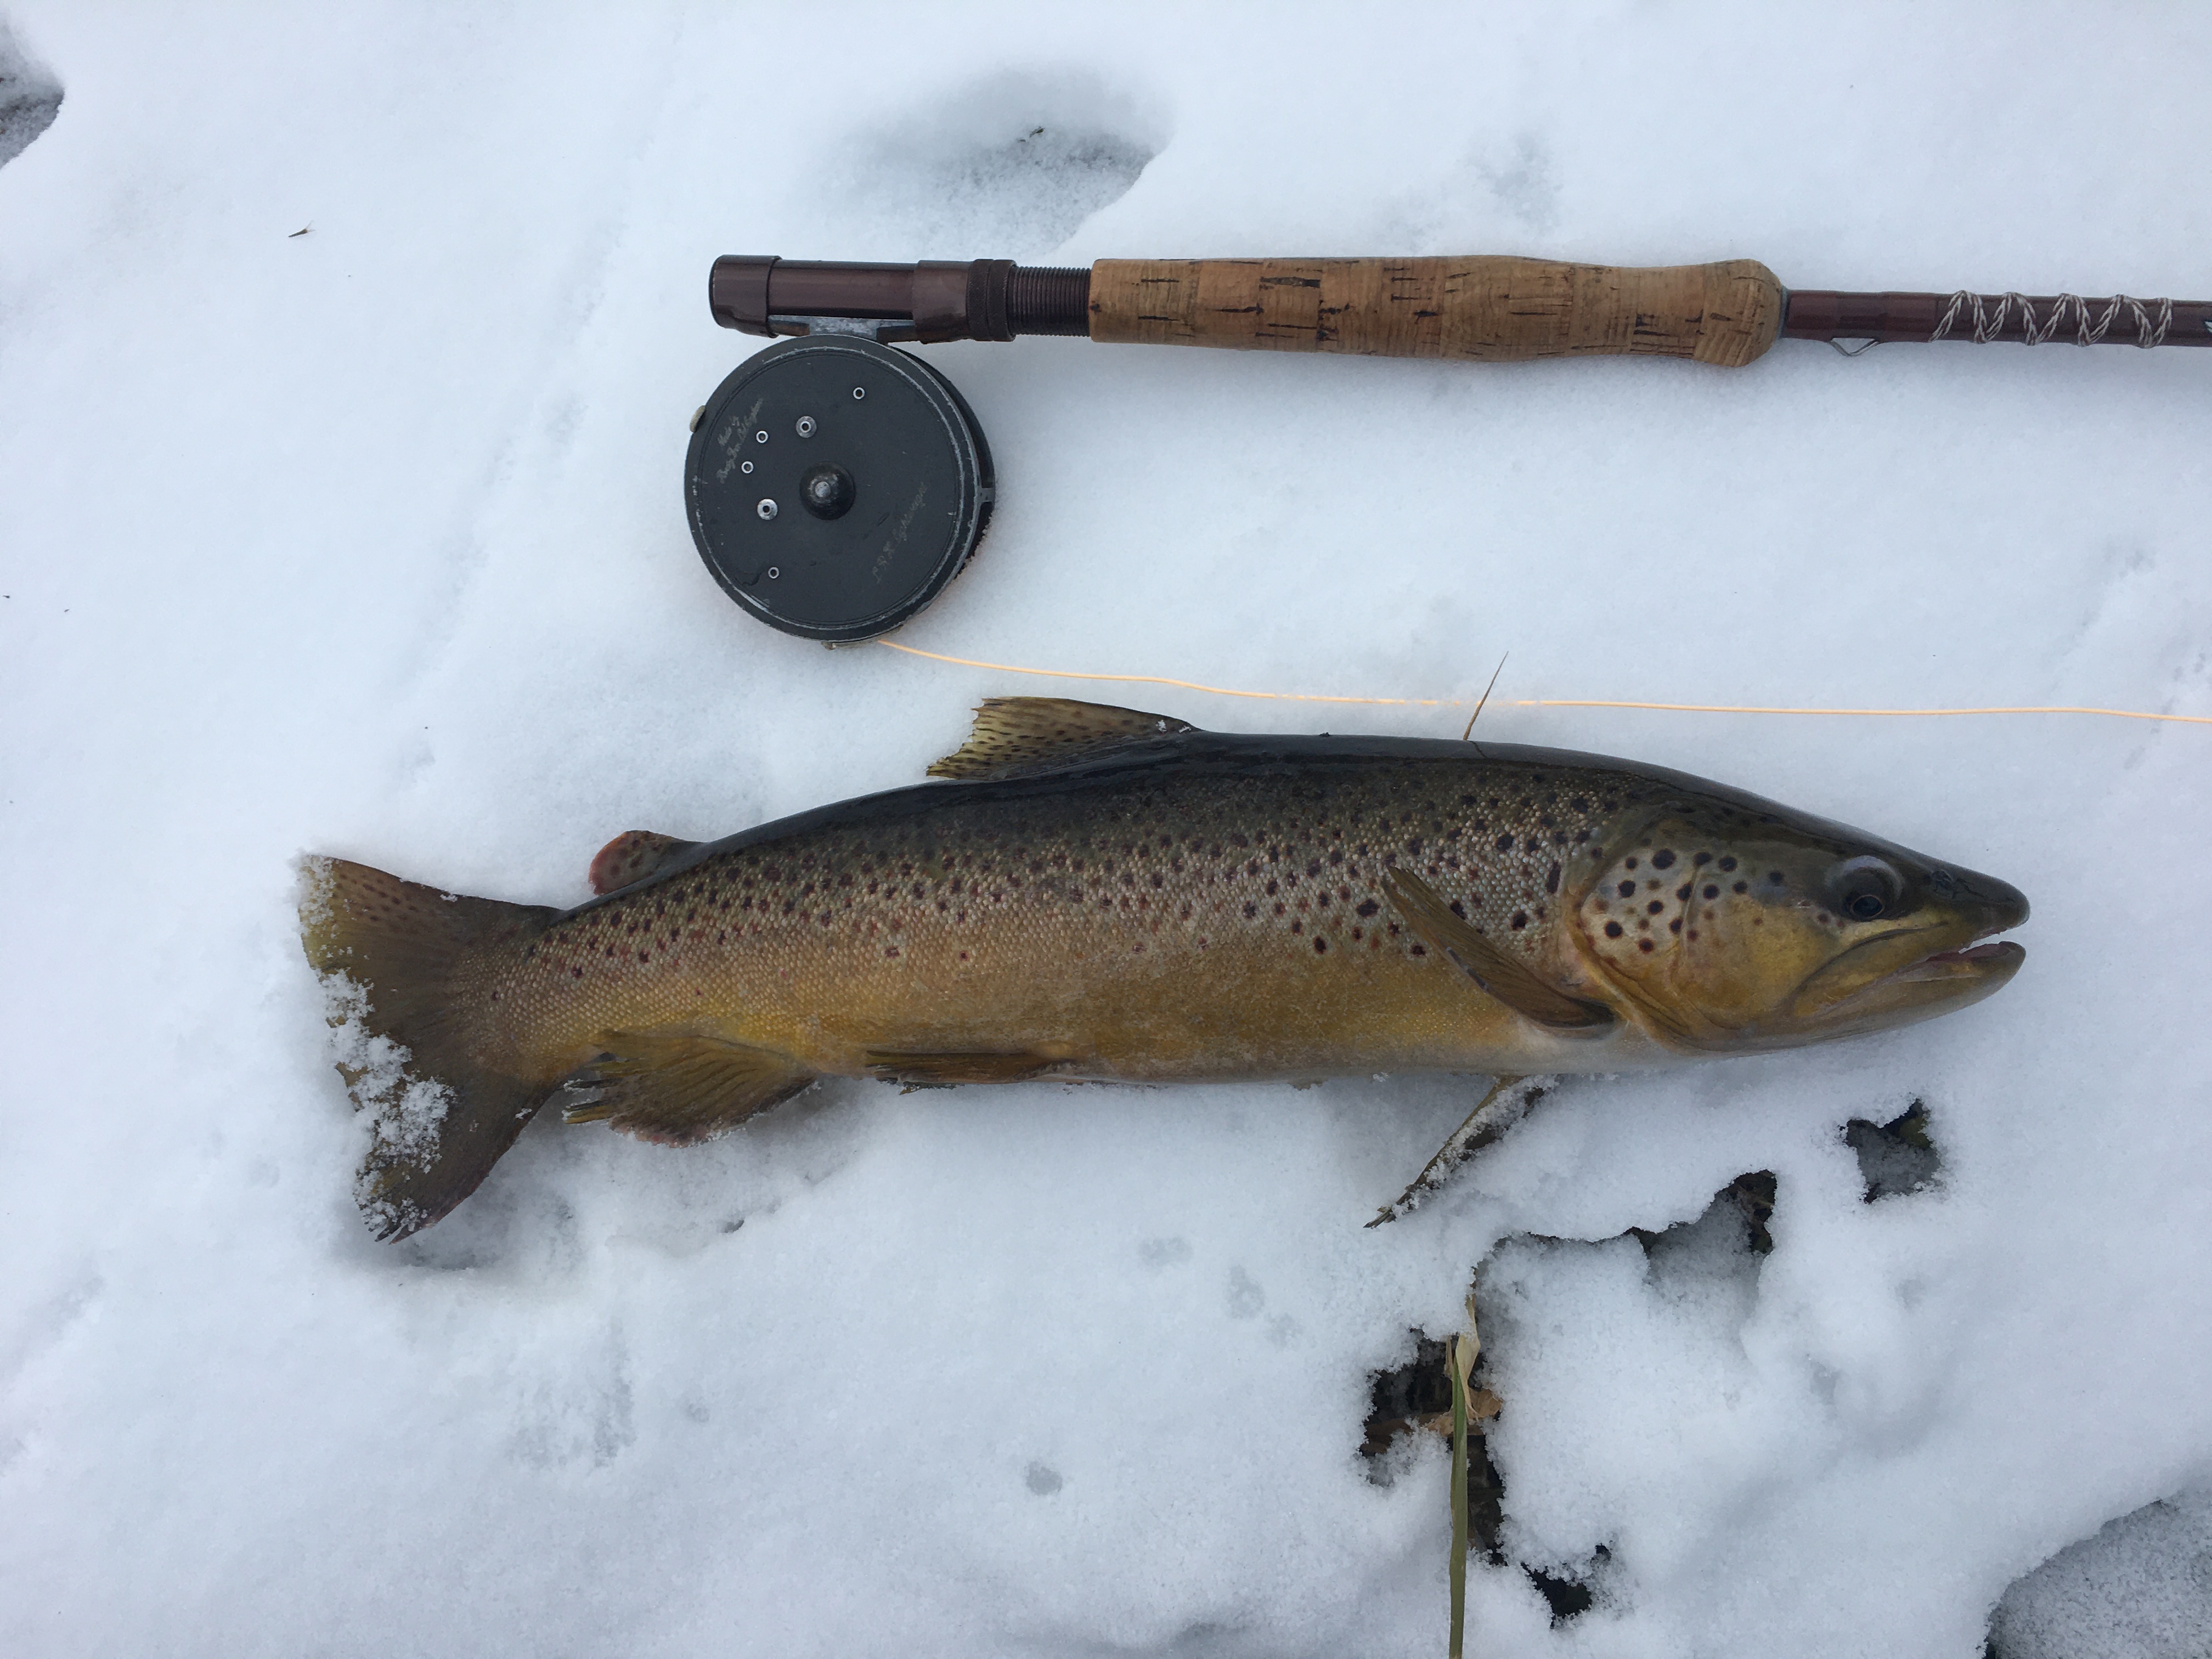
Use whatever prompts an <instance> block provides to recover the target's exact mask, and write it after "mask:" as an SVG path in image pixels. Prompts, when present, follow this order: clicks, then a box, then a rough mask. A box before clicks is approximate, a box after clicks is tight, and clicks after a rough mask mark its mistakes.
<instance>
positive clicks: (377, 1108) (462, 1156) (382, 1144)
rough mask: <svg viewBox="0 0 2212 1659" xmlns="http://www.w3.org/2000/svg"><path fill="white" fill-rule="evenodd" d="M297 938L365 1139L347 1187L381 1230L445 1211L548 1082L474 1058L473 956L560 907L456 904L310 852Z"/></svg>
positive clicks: (415, 1225)
mask: <svg viewBox="0 0 2212 1659" xmlns="http://www.w3.org/2000/svg"><path fill="white" fill-rule="evenodd" d="M303 873H304V875H305V878H306V891H305V894H304V896H303V897H302V899H301V905H300V936H301V943H302V944H303V945H306V947H307V960H308V962H309V963H312V964H313V966H314V969H315V970H316V971H317V972H318V973H319V974H321V975H324V976H325V983H326V984H327V985H328V986H329V987H330V988H331V994H332V1005H331V1006H332V1012H331V1024H333V1025H334V1026H336V1027H337V1028H338V1029H339V1030H340V1031H341V1033H342V1034H343V1058H342V1059H341V1060H339V1062H338V1070H339V1072H340V1073H342V1074H343V1076H344V1078H345V1080H346V1086H347V1088H348V1090H349V1091H350V1092H351V1093H352V1095H353V1097H354V1103H355V1104H356V1106H359V1107H361V1108H362V1109H364V1110H368V1111H370V1112H373V1113H374V1133H375V1139H374V1143H373V1144H372V1145H371V1146H370V1147H369V1152H368V1158H366V1159H364V1160H363V1161H362V1166H361V1174H360V1176H359V1177H358V1178H357V1179H356V1182H355V1183H354V1197H355V1200H356V1201H357V1202H358V1203H359V1204H360V1206H361V1210H362V1215H363V1217H364V1218H367V1220H368V1225H369V1226H370V1227H371V1228H372V1229H373V1230H374V1231H375V1233H376V1236H377V1237H379V1238H404V1237H406V1236H407V1235H408V1234H410V1233H412V1232H416V1231H420V1230H421V1229H422V1228H424V1227H427V1226H428V1225H430V1224H431V1223H432V1222H434V1221H435V1220H437V1219H439V1218H441V1216H444V1215H445V1214H447V1212H449V1211H451V1210H452V1209H453V1206H455V1205H456V1204H459V1202H460V1201H461V1200H463V1199H465V1198H466V1197H467V1196H468V1195H469V1194H471V1193H472V1192H474V1191H475V1190H476V1188H477V1183H478V1182H481V1181H482V1180H483V1178H484V1176H486V1175H488V1174H489V1173H490V1171H491V1166H492V1165H493V1164H495V1163H496V1162H497V1161H498V1159H499V1155H500V1154H501V1152H505V1151H506V1150H507V1148H508V1147H509V1146H513V1144H514V1138H515V1137H516V1136H517V1135H519V1134H520V1133H522V1127H523V1125H525V1124H526V1123H527V1122H529V1121H530V1120H531V1118H532V1115H534V1114H535V1113H536V1112H537V1110H538V1107H539V1106H541V1105H543V1104H544V1101H545V1097H547V1096H548V1095H549V1094H550V1093H551V1092H552V1089H551V1085H546V1084H542V1083H533V1082H529V1081H526V1080H525V1079H520V1078H516V1077H511V1076H507V1075H505V1074H503V1073H501V1072H499V1071H497V1070H496V1069H494V1068H492V1067H491V1066H487V1065H486V1064H485V1063H484V1062H483V1060H481V1059H480V1058H479V1056H480V1054H482V1052H483V1043H482V1042H481V1016H482V1012H483V1011H482V1009H481V1008H480V1006H478V1000H477V999H478V998H479V997H480V996H481V994H482V993H481V992H479V991H478V990H477V988H476V978H477V975H476V973H475V971H474V969H475V965H476V963H477V961H480V960H481V958H482V956H483V954H484V953H485V952H486V951H487V950H488V949H489V948H490V947H496V946H497V945H501V944H503V943H505V942H506V941H507V940H510V939H517V938H520V937H524V936H526V935H527V934H530V933H535V932H536V931H538V929H539V928H540V927H543V926H544V923H545V922H546V921H548V920H549V919H550V918H551V917H552V916H554V915H557V914H558V913H557V912H556V911H553V910H550V909H548V908H544V906H541V905H534V904H503V903H501V902H499V901H498V900H496V899H480V898H465V897H463V896H460V895H459V894H456V893H443V892H440V891H439V890H437V889H436V888H435V887H424V886H421V885H419V884H416V883H415V882H411V881H402V880H400V879H399V878H398V877H397V876H388V875H386V874H385V872H383V871H381V870H372V869H370V868H369V867H368V866H367V865H363V864H349V863H348V862H347V861H346V860H343V859H325V858H316V859H309V860H307V861H306V864H305V866H304V869H303Z"/></svg>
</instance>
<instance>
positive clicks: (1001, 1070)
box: [867, 1049, 1066, 1089]
mask: <svg viewBox="0 0 2212 1659" xmlns="http://www.w3.org/2000/svg"><path fill="white" fill-rule="evenodd" d="M1065 1064H1066V1061H1064V1060H1053V1059H1049V1058H1048V1057H1047V1056H1045V1055H1042V1054H1030V1053H1029V1052H1028V1051H1026V1050H1023V1051H1019V1052H1017V1053H1013V1054H898V1053H894V1052H892V1051H890V1050H888V1049H870V1050H869V1052H868V1057H867V1066H868V1075H869V1076H870V1077H872V1078H876V1079H880V1080H881V1081H883V1082H885V1083H903V1084H905V1085H907V1087H908V1088H909V1089H949V1088H951V1087H952V1086H953V1085H955V1084H959V1083H1023V1082H1026V1081H1027V1080H1028V1079H1030V1078H1034V1077H1042V1076H1044V1075H1045V1074H1046V1073H1048V1072H1050V1071H1051V1070H1053V1068H1054V1067H1055V1066H1061V1065H1065Z"/></svg>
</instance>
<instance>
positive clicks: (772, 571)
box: [768, 565, 783, 581]
mask: <svg viewBox="0 0 2212 1659" xmlns="http://www.w3.org/2000/svg"><path fill="white" fill-rule="evenodd" d="M781 574H783V572H781V570H778V569H777V568H775V566H774V565H770V566H769V568H768V579H769V580H770V581H774V580H775V579H776V578H777V577H778V576H781Z"/></svg>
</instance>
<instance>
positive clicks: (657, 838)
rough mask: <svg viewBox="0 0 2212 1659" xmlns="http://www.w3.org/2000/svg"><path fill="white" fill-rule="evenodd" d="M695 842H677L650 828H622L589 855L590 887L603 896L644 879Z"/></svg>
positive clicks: (680, 856) (693, 845) (690, 847)
mask: <svg viewBox="0 0 2212 1659" xmlns="http://www.w3.org/2000/svg"><path fill="white" fill-rule="evenodd" d="M698 844H699V843H698V842H696V841H678V840H677V839H676V837H675V836H663V835H657V834H655V833H654V832H653V830H650V829H625V830H623V832H622V834H620V835H619V836H616V837H615V838H614V839H613V840H612V841H611V842H608V843H607V844H606V845H605V847H602V848H599V852H598V854H596V855H595V856H594V857H593V858H592V875H591V882H592V891H593V892H594V893H599V894H602V895H604V894H607V893H611V892H614V891H616V890H617V889H619V888H623V887H627V886H629V884H631V883H632V882H635V881H643V880H644V879H645V878H647V876H649V875H651V874H653V872H655V871H656V870H659V869H660V868H661V867H662V866H665V865H669V864H672V863H674V862H675V861H676V860H678V859H680V858H682V857H683V856H684V854H686V853H688V852H690V850H691V849H692V848H695V847H696V846H697V845H698Z"/></svg>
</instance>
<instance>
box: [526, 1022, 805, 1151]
mask: <svg viewBox="0 0 2212 1659" xmlns="http://www.w3.org/2000/svg"><path fill="white" fill-rule="evenodd" d="M599 1041H600V1042H601V1043H602V1044H604V1045H605V1048H606V1051H607V1052H606V1053H605V1054H601V1055H600V1056H599V1058H598V1059H597V1060H593V1061H592V1063H591V1064H590V1065H588V1066H580V1067H578V1068H577V1069H576V1070H575V1071H574V1072H572V1073H569V1075H568V1077H567V1078H565V1079H562V1084H561V1092H562V1097H563V1098H564V1104H563V1106H562V1112H561V1116H562V1121H564V1122H568V1123H602V1122H603V1123H605V1124H607V1125H609V1126H610V1127H613V1128H617V1129H620V1130H621V1131H622V1132H623V1133H624V1134H630V1135H635V1136H636V1137H637V1138H638V1139H640V1140H651V1141H656V1142H658V1143H659V1144H660V1145H661V1146H696V1144H697V1143H699V1142H700V1141H702V1140H712V1139H715V1137H717V1136H718V1135H725V1134H727V1133H729V1132H730V1131H731V1130H732V1129H734V1128H736V1127H738V1125H739V1124H740V1123H743V1122H744V1121H745V1120H746V1119H747V1118H749V1117H750V1116H752V1115H754V1114H755V1113H757V1112H764V1111H766V1110H767V1109H769V1107H771V1106H773V1105H775V1104H776V1103H778V1102H779V1101H785V1100H788V1099H790V1098H791V1097H792V1096H793V1095H795V1094H797V1093H798V1092H799V1091H800V1090H802V1089H804V1088H805V1087H806V1086H807V1085H809V1084H810V1083H811V1082H813V1081H814V1073H811V1072H810V1071H807V1070H805V1068H804V1067H802V1066H799V1064H798V1063H797V1062H796V1061H795V1060H793V1059H792V1058H791V1057H790V1056H789V1055H787V1054H778V1053H776V1052H775V1050H773V1049H769V1048H754V1047H752V1046H751V1045H750V1044H749V1043H744V1042H727V1041H726V1040H724V1039H723V1038H720V1037H711V1036H691V1035H690V1034H687V1033H675V1032H659V1031H608V1032H605V1033H603V1034H601V1036H600V1038H599Z"/></svg>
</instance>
